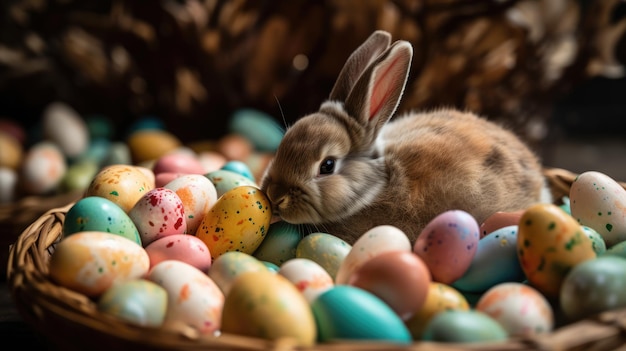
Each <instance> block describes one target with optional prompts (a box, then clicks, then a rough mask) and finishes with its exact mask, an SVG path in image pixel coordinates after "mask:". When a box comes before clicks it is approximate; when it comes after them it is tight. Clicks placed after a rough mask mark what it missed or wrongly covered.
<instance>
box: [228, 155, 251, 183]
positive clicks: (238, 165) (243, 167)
mask: <svg viewBox="0 0 626 351" xmlns="http://www.w3.org/2000/svg"><path fill="white" fill-rule="evenodd" d="M221 169H223V170H226V171H231V172H235V173H237V174H240V175H242V176H244V177H246V178H248V179H250V180H251V181H253V182H256V179H254V175H253V174H252V170H251V169H250V167H248V165H247V164H246V163H245V162H242V161H237V160H232V161H228V162H226V163H225V164H224V165H223V166H222V168H221Z"/></svg>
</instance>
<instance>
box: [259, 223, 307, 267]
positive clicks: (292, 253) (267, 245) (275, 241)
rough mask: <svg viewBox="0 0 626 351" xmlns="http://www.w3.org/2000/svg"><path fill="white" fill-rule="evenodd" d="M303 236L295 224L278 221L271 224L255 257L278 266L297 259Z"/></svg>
mask: <svg viewBox="0 0 626 351" xmlns="http://www.w3.org/2000/svg"><path fill="white" fill-rule="evenodd" d="M300 239H302V234H300V231H299V230H298V226H297V225H295V224H291V223H287V222H285V221H278V222H275V223H272V224H270V228H269V230H268V231H267V235H266V236H265V239H263V242H261V245H259V247H258V248H257V249H256V250H255V251H254V254H253V255H254V257H256V258H258V259H259V260H262V261H267V262H271V263H274V264H276V265H278V266H280V265H281V264H283V263H284V262H286V261H288V260H290V259H292V258H294V257H296V247H297V246H298V243H299V242H300Z"/></svg>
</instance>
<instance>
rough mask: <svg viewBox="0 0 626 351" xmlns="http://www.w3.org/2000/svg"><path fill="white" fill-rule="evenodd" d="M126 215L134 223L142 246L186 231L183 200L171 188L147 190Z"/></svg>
mask: <svg viewBox="0 0 626 351" xmlns="http://www.w3.org/2000/svg"><path fill="white" fill-rule="evenodd" d="M128 216H129V217H130V219H132V221H133V223H135V226H136V227H137V230H138V231H139V236H140V237H141V243H142V244H143V246H144V247H145V246H146V245H148V244H150V243H151V242H153V241H155V240H157V239H159V238H162V237H165V236H168V235H173V234H185V233H187V217H186V216H185V208H184V206H183V202H182V200H181V199H180V198H179V197H178V195H177V194H176V193H175V192H174V191H173V190H171V189H167V188H154V189H152V190H150V191H148V192H147V193H145V194H144V195H143V196H142V197H141V198H139V200H138V201H137V203H135V205H134V206H133V208H131V209H130V211H129V212H128Z"/></svg>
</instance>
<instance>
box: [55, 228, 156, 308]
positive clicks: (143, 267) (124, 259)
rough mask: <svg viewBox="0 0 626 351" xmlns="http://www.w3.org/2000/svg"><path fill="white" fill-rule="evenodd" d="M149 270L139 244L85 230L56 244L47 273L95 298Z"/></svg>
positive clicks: (56, 280) (73, 288)
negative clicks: (113, 286)
mask: <svg viewBox="0 0 626 351" xmlns="http://www.w3.org/2000/svg"><path fill="white" fill-rule="evenodd" d="M149 267H150V259H149V258H148V254H147V253H146V250H144V249H143V247H141V245H138V244H137V243H135V242H134V241H131V240H129V239H126V238H125V237H123V236H120V235H116V234H111V233H105V232H93V231H87V232H80V233H74V234H72V235H70V236H68V237H67V238H64V239H63V240H61V241H60V242H59V243H58V244H57V245H56V247H55V251H54V253H53V254H52V256H51V257H50V263H49V274H50V278H52V280H54V281H55V282H57V283H58V284H59V285H61V286H64V287H66V288H68V289H71V290H74V291H77V292H79V293H82V294H85V295H87V296H90V297H97V296H100V295H101V294H102V293H103V292H104V291H106V290H107V289H108V288H110V287H111V286H112V285H114V284H116V283H119V282H123V281H127V280H132V279H136V278H141V277H143V276H144V275H145V274H146V273H147V272H148V269H149Z"/></svg>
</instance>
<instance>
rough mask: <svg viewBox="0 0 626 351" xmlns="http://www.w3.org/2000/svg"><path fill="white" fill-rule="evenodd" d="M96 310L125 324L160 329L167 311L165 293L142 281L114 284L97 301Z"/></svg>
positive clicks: (156, 286) (148, 282)
mask: <svg viewBox="0 0 626 351" xmlns="http://www.w3.org/2000/svg"><path fill="white" fill-rule="evenodd" d="M98 310H100V311H102V312H104V313H107V314H110V315H113V316H116V317H118V318H120V319H122V320H124V321H126V322H129V323H132V324H135V325H140V326H146V327H160V326H161V324H163V320H164V319H165V312H166V311H167V292H166V291H165V289H163V288H162V287H160V286H158V285H156V284H155V283H153V282H150V281H148V280H144V279H136V280H129V281H126V282H122V283H119V284H116V285H114V286H112V287H110V288H109V289H107V291H105V292H104V293H103V294H102V296H100V298H99V299H98Z"/></svg>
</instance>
